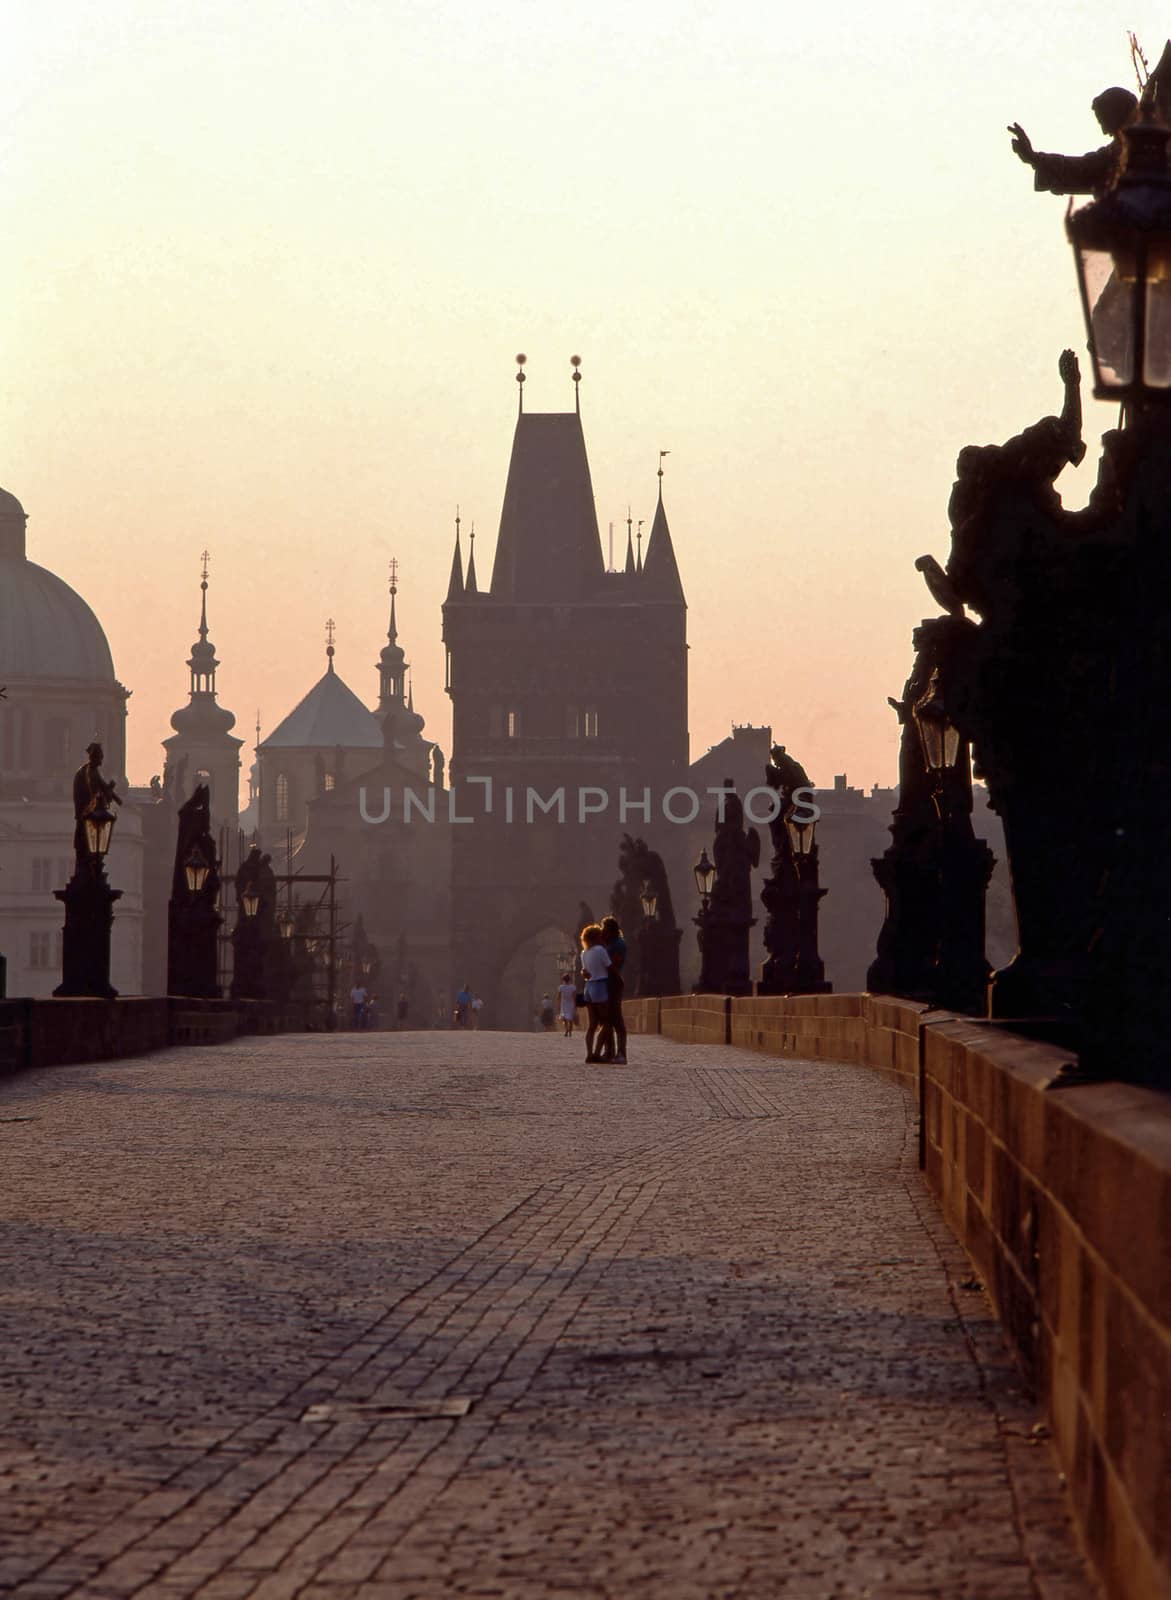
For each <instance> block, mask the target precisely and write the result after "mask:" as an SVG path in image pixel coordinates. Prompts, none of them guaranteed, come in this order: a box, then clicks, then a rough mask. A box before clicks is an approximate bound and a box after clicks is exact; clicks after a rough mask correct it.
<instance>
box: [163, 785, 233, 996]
mask: <svg viewBox="0 0 1171 1600" xmlns="http://www.w3.org/2000/svg"><path fill="white" fill-rule="evenodd" d="M219 889H220V879H219V873H218V871H217V870H216V853H215V841H214V839H213V838H212V834H211V792H210V790H209V789H208V787H207V785H206V784H203V783H201V784H199V785H197V787H196V789H195V792H194V794H193V795H192V796H191V798H190V800H188V801H186V802H185V803H184V804H183V805H181V806H180V807H179V834H178V840H177V843H176V846H175V871H174V875H173V877H172V880H171V899H170V904H169V905H168V907H167V933H168V938H167V993H168V994H176V995H189V996H191V997H193V998H198V999H204V1000H218V999H219V998H220V985H219V972H218V959H217V958H218V954H219V948H218V939H219V927H220V923H221V922H222V920H223V919H222V917H221V916H220V914H219V904H218V903H219Z"/></svg>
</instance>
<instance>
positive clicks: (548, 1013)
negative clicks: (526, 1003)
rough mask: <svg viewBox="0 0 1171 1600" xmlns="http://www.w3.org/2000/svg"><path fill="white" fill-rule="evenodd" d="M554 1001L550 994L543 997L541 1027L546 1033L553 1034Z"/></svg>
mask: <svg viewBox="0 0 1171 1600" xmlns="http://www.w3.org/2000/svg"><path fill="white" fill-rule="evenodd" d="M553 1020H554V1014H553V1001H552V999H551V997H550V996H549V994H548V993H545V994H543V995H542V996H541V1027H542V1029H543V1030H544V1031H545V1032H546V1033H552V1032H553Z"/></svg>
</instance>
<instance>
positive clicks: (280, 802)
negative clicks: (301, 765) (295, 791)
mask: <svg viewBox="0 0 1171 1600" xmlns="http://www.w3.org/2000/svg"><path fill="white" fill-rule="evenodd" d="M276 819H277V821H278V822H287V821H288V820H289V780H288V778H287V777H286V776H285V774H284V773H283V772H278V773H277V780H276Z"/></svg>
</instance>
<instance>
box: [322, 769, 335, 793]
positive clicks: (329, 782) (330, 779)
mask: <svg viewBox="0 0 1171 1600" xmlns="http://www.w3.org/2000/svg"><path fill="white" fill-rule="evenodd" d="M336 783H337V779H336V778H335V777H334V775H333V773H332V772H327V773H326V774H325V792H326V794H328V793H329V791H330V790H331V789H332V788H334V786H335V785H336Z"/></svg>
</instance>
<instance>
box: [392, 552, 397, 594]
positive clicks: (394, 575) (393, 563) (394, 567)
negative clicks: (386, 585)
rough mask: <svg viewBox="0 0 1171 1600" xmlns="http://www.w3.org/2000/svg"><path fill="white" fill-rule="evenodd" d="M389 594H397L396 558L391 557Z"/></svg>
mask: <svg viewBox="0 0 1171 1600" xmlns="http://www.w3.org/2000/svg"><path fill="white" fill-rule="evenodd" d="M390 592H391V594H397V593H398V557H397V556H391V558H390Z"/></svg>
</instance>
